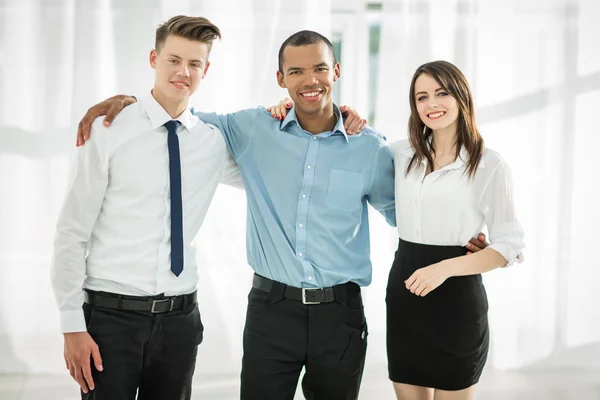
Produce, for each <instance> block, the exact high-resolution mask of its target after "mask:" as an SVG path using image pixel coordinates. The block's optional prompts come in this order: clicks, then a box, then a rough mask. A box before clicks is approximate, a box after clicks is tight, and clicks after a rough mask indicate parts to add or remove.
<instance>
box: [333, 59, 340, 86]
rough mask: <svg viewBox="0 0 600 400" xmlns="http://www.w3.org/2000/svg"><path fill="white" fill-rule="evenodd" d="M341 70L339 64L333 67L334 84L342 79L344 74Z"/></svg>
mask: <svg viewBox="0 0 600 400" xmlns="http://www.w3.org/2000/svg"><path fill="white" fill-rule="evenodd" d="M341 68H342V67H341V66H340V63H339V62H338V63H335V65H334V66H333V81H334V82H335V81H337V80H338V79H340V76H341V74H342V71H341Z"/></svg>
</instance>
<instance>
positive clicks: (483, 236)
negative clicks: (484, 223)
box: [477, 232, 487, 244]
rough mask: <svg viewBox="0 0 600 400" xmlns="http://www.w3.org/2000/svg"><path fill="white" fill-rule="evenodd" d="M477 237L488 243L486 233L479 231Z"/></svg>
mask: <svg viewBox="0 0 600 400" xmlns="http://www.w3.org/2000/svg"><path fill="white" fill-rule="evenodd" d="M477 239H479V240H481V241H482V242H483V243H486V244H487V241H486V237H485V235H484V234H483V233H481V232H479V235H477Z"/></svg>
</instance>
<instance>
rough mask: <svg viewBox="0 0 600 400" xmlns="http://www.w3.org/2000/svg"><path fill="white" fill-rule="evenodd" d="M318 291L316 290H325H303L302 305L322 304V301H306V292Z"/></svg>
mask: <svg viewBox="0 0 600 400" xmlns="http://www.w3.org/2000/svg"><path fill="white" fill-rule="evenodd" d="M307 290H309V291H316V290H321V291H322V290H323V289H311V288H302V304H321V302H320V301H306V291H307Z"/></svg>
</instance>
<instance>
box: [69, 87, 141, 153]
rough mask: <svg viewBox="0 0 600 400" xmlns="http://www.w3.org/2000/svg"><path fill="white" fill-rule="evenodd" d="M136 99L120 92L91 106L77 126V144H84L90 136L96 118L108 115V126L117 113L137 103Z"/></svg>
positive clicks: (105, 124)
mask: <svg viewBox="0 0 600 400" xmlns="http://www.w3.org/2000/svg"><path fill="white" fill-rule="evenodd" d="M136 101H137V100H136V98H135V97H133V96H127V95H124V94H119V95H116V96H113V97H111V98H109V99H106V100H104V101H103V102H101V103H98V104H96V105H95V106H92V107H90V108H89V109H88V111H87V113H85V116H84V117H83V119H82V120H81V121H80V122H79V126H78V127H77V143H76V145H77V146H83V145H84V144H85V141H86V140H88V139H89V138H90V128H91V126H92V123H93V122H94V120H95V119H96V118H98V117H100V116H102V115H106V117H104V122H103V124H104V126H106V127H108V126H110V124H111V123H112V122H113V120H114V119H115V117H116V116H117V114H119V113H120V112H121V111H122V110H123V109H124V108H125V107H127V106H128V105H130V104H133V103H135V102H136Z"/></svg>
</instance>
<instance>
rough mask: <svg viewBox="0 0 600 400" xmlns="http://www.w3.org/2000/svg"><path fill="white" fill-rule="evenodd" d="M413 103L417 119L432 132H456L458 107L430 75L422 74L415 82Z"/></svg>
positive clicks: (452, 98)
mask: <svg viewBox="0 0 600 400" xmlns="http://www.w3.org/2000/svg"><path fill="white" fill-rule="evenodd" d="M414 87H415V93H414V101H415V105H416V109H417V112H418V114H419V118H420V119H421V121H423V123H424V124H425V125H427V127H428V128H430V129H431V130H433V131H440V130H447V129H453V130H454V132H456V127H457V121H458V116H459V107H458V103H457V102H456V99H455V98H454V97H452V96H451V95H450V94H449V92H448V91H447V90H446V89H444V88H443V87H442V86H441V85H440V83H439V82H438V81H436V80H435V79H434V78H433V77H432V76H431V75H429V74H426V73H423V74H421V75H419V77H418V78H417V80H416V81H415V85H414Z"/></svg>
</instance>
